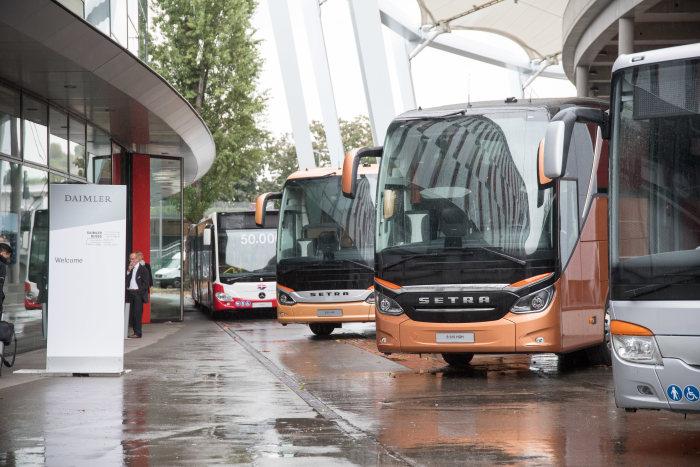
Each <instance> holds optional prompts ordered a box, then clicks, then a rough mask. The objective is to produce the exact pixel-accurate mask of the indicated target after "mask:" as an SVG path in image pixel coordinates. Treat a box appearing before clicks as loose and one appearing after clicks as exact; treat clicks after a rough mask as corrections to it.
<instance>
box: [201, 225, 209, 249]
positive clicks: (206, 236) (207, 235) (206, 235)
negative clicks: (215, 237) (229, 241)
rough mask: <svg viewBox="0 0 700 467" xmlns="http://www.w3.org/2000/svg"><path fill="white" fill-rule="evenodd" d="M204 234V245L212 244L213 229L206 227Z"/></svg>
mask: <svg viewBox="0 0 700 467" xmlns="http://www.w3.org/2000/svg"><path fill="white" fill-rule="evenodd" d="M203 235H204V236H203V238H202V243H203V244H204V246H209V245H211V229H210V228H206V229H204V232H203Z"/></svg>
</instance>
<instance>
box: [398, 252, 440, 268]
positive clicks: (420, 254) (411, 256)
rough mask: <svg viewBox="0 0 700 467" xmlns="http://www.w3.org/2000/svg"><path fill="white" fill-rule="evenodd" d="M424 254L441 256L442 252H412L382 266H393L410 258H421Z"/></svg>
mask: <svg viewBox="0 0 700 467" xmlns="http://www.w3.org/2000/svg"><path fill="white" fill-rule="evenodd" d="M424 256H442V253H414V254H412V255H408V256H405V257H403V258H401V259H399V260H397V261H394V262H393V263H391V264H387V265H386V266H384V269H391V268H393V267H394V266H398V265H399V264H403V263H405V262H406V261H411V260H412V259H416V258H422V257H424Z"/></svg>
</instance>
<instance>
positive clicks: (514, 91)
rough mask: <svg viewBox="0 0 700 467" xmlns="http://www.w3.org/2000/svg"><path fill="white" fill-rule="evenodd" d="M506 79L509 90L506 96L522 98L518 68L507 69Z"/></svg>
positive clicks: (520, 76) (520, 77)
mask: <svg viewBox="0 0 700 467" xmlns="http://www.w3.org/2000/svg"><path fill="white" fill-rule="evenodd" d="M508 81H509V83H510V92H509V93H508V96H507V97H515V98H517V99H522V98H523V81H522V75H521V74H520V71H519V70H513V69H509V70H508Z"/></svg>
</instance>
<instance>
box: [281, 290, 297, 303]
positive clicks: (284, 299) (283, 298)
mask: <svg viewBox="0 0 700 467" xmlns="http://www.w3.org/2000/svg"><path fill="white" fill-rule="evenodd" d="M277 301H278V302H280V303H281V304H282V305H294V304H295V303H296V301H295V300H294V299H293V298H292V296H291V295H289V294H288V293H286V292H282V291H281V290H278V291H277Z"/></svg>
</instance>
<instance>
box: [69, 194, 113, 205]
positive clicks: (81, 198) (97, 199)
mask: <svg viewBox="0 0 700 467" xmlns="http://www.w3.org/2000/svg"><path fill="white" fill-rule="evenodd" d="M64 201H66V202H67V203H111V202H112V197H111V196H109V195H71V194H65V195H64Z"/></svg>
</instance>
